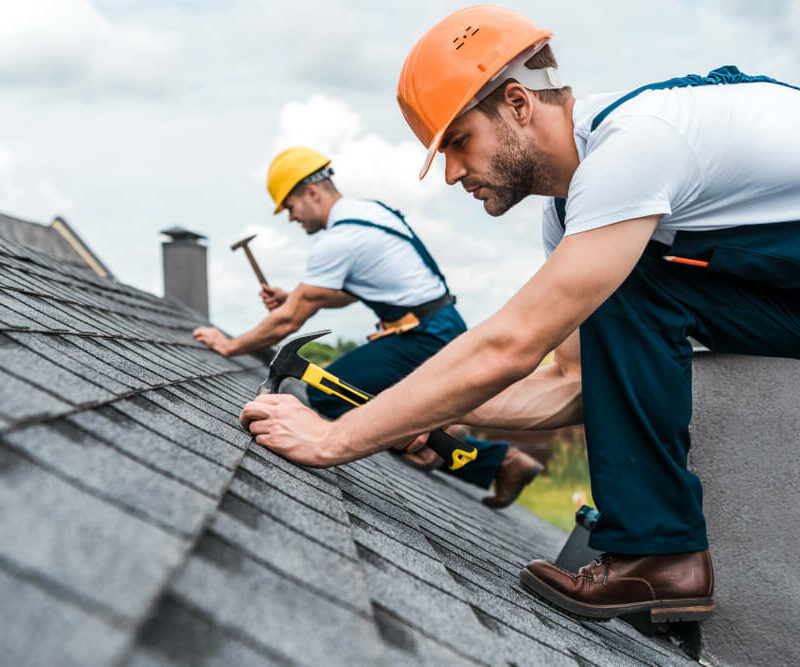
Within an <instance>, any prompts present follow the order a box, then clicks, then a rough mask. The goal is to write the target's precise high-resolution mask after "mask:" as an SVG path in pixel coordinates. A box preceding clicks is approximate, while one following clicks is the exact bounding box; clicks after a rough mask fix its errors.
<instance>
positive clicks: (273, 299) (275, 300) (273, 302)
mask: <svg viewBox="0 0 800 667" xmlns="http://www.w3.org/2000/svg"><path fill="white" fill-rule="evenodd" d="M259 295H260V296H261V300H262V301H263V302H264V305H265V306H266V307H267V308H268V309H269V310H274V309H275V308H277V307H278V306H280V305H281V304H282V303H283V302H284V301H286V297H288V296H289V293H288V292H284V291H283V290H282V289H281V288H280V287H269V286H268V285H261V291H260V292H259Z"/></svg>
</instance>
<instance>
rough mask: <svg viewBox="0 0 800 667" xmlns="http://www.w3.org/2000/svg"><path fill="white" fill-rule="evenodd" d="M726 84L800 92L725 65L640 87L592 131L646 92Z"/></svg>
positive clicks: (611, 107) (608, 110)
mask: <svg viewBox="0 0 800 667" xmlns="http://www.w3.org/2000/svg"><path fill="white" fill-rule="evenodd" d="M726 83H774V84H776V85H778V86H786V87H787V88H794V89H795V90H800V88H798V87H797V86H793V85H792V84H790V83H784V82H783V81H777V80H775V79H773V78H771V77H768V76H763V75H759V76H750V75H748V74H745V73H744V72H741V71H740V70H739V68H738V67H736V66H735V65H725V66H723V67H718V68H717V69H712V70H711V71H710V72H709V73H708V76H700V75H699V74H687V75H686V76H681V77H675V78H674V79H667V80H666V81H659V82H658V83H648V84H646V85H644V86H640V87H639V88H636V89H635V90H632V91H631V92H629V93H627V94H626V95H623V96H622V97H620V98H619V99H618V100H616V101H615V102H612V103H611V104H609V105H608V106H607V107H606V108H605V109H603V110H602V111H601V112H600V113H599V114H597V115H596V116H595V117H594V120H592V127H591V131H594V130H596V129H597V127H598V126H599V125H600V123H602V122H603V121H604V120H605V119H606V116H608V114H610V113H611V112H612V111H614V109H616V108H617V107H620V106H621V105H623V104H625V102H627V101H628V100H632V99H633V98H634V97H636V96H637V95H639V94H641V93H643V92H645V91H646V90H666V89H667V88H689V87H693V86H716V85H719V84H726Z"/></svg>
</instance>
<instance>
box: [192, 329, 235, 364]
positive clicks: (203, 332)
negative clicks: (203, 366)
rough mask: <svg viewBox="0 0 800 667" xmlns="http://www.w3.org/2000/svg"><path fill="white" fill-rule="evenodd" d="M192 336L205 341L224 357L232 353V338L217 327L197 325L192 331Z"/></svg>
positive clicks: (202, 341)
mask: <svg viewBox="0 0 800 667" xmlns="http://www.w3.org/2000/svg"><path fill="white" fill-rule="evenodd" d="M192 338H194V339H195V340H199V341H200V342H201V343H205V344H206V345H208V346H209V347H210V348H211V349H212V350H214V352H217V353H219V354H221V355H222V356H223V357H227V356H228V355H229V354H230V338H228V337H227V336H226V335H225V334H224V333H222V332H221V331H220V330H219V329H217V328H216V327H197V328H196V329H195V330H194V331H192Z"/></svg>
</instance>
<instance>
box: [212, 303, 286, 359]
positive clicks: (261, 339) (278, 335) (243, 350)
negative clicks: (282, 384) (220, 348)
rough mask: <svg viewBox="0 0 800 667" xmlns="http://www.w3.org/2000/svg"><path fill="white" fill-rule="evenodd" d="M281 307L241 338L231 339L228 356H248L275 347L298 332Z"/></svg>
mask: <svg viewBox="0 0 800 667" xmlns="http://www.w3.org/2000/svg"><path fill="white" fill-rule="evenodd" d="M281 308H282V306H281V307H278V308H276V309H275V310H273V311H272V314H271V315H270V316H269V317H267V318H265V319H263V320H262V321H261V322H260V323H259V324H258V325H257V326H256V327H255V328H254V329H251V330H250V331H248V332H247V333H243V334H242V335H241V336H236V338H231V340H230V341H229V343H228V345H229V349H228V353H227V356H235V355H239V354H248V353H250V352H254V351H256V350H260V349H263V348H265V347H269V346H270V345H275V344H276V343H278V342H280V341H281V340H283V339H284V338H285V337H286V336H288V335H289V334H291V333H293V332H295V331H297V329H298V328H299V326H298V325H297V324H296V323H295V322H294V321H293V320H292V319H291V318H290V317H287V316H285V314H283V313H281V312H280V310H281Z"/></svg>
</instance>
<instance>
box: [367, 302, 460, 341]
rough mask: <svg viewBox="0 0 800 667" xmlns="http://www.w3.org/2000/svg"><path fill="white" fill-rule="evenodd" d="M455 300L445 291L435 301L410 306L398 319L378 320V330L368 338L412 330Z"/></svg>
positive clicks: (372, 338)
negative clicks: (389, 320)
mask: <svg viewBox="0 0 800 667" xmlns="http://www.w3.org/2000/svg"><path fill="white" fill-rule="evenodd" d="M455 302H456V298H455V297H454V296H453V295H452V294H450V293H449V292H445V294H443V295H442V296H440V297H439V298H438V299H434V300H433V301H428V302H426V303H423V304H421V305H419V306H414V307H412V308H409V309H408V312H407V313H406V314H405V315H403V317H401V318H399V319H397V320H392V321H391V322H383V321H381V322H378V323H377V324H376V325H375V326H376V328H377V331H376V332H375V333H373V334H370V335H369V336H367V340H369V341H373V340H378V339H379V338H383V337H384V336H392V335H394V334H400V333H403V332H405V331H410V330H411V329H414V328H416V327H418V326H419V325H420V324H421V323H422V320H424V319H425V318H426V317H430V316H431V315H434V314H435V313H438V312H439V311H440V310H442V309H443V308H446V307H447V306H449V305H450V304H451V303H455Z"/></svg>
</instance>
